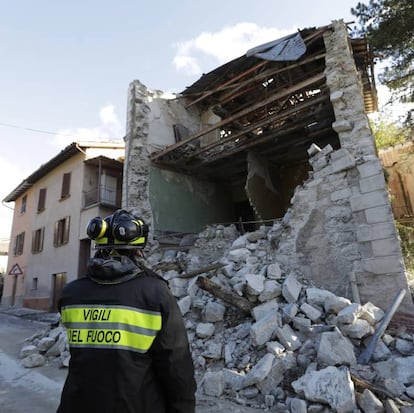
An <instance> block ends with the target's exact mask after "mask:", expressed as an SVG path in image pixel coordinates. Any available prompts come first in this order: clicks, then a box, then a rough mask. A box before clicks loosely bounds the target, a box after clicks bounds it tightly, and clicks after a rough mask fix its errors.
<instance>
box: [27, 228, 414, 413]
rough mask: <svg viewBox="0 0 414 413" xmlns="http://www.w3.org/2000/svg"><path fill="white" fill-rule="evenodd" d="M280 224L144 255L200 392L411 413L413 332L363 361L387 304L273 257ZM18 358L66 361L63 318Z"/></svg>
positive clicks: (222, 231)
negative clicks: (172, 313)
mask: <svg viewBox="0 0 414 413" xmlns="http://www.w3.org/2000/svg"><path fill="white" fill-rule="evenodd" d="M280 225H283V224H282V223H275V224H274V225H273V227H265V226H263V227H261V228H260V229H258V230H256V231H254V232H248V233H245V234H243V235H241V236H240V235H239V233H238V231H237V230H236V228H235V227H234V226H229V227H225V226H223V225H216V226H210V227H208V228H207V229H206V230H205V231H203V232H202V233H200V234H199V236H198V238H197V240H196V241H195V243H194V245H193V246H192V247H188V249H184V250H183V249H180V250H178V251H176V250H173V249H172V250H165V249H164V250H161V249H156V248H154V250H153V251H152V253H151V254H150V255H149V256H148V257H147V263H148V265H149V266H150V267H152V268H153V269H155V270H157V271H158V272H159V273H162V275H163V277H164V278H165V279H167V280H168V281H169V285H170V288H171V291H172V293H173V294H174V296H175V297H176V298H177V301H178V305H179V307H180V310H181V312H182V314H183V316H184V319H185V324H186V328H187V331H188V336H189V341H190V344H191V350H192V354H193V360H194V364H195V368H196V379H197V382H198V390H197V392H198V395H199V397H200V398H203V397H205V398H210V400H211V399H213V400H214V399H216V400H217V401H219V400H229V401H232V402H234V403H235V405H238V406H240V409H239V411H240V412H243V408H246V410H247V409H248V408H255V409H259V410H262V411H269V412H293V413H302V412H304V413H306V412H309V413H325V412H339V413H346V412H359V411H360V412H367V413H368V412H369V413H372V412H384V411H386V412H404V413H409V412H414V335H413V334H411V333H408V332H407V331H405V330H404V329H399V330H395V329H394V330H393V329H391V328H389V329H387V330H386V331H385V332H384V334H382V335H381V337H380V338H379V339H378V341H377V343H376V345H375V348H373V349H372V354H369V357H368V359H367V358H366V357H363V358H362V359H364V360H365V362H364V363H361V354H364V356H366V352H365V353H364V351H366V349H367V347H368V346H369V344H370V343H372V339H373V337H374V336H375V333H376V332H377V331H378V329H379V328H380V327H381V322H383V321H384V318H385V316H386V314H385V312H384V311H383V310H382V309H380V308H379V307H377V306H375V305H373V304H372V303H369V302H368V303H365V304H364V305H361V304H359V303H355V302H352V301H351V300H350V299H348V298H346V297H339V296H337V295H335V294H333V293H332V292H330V291H328V290H324V289H322V288H318V287H316V286H314V285H311V284H310V283H309V282H308V281H305V280H304V279H303V278H302V277H301V275H300V274H296V273H293V272H291V271H290V270H289V268H287V267H286V266H284V265H282V264H280V263H279V262H276V261H275V259H274V258H273V257H274V254H272V248H273V246H274V245H275V244H277V239H276V240H275V238H277V236H278V234H280ZM371 347H372V346H371ZM20 356H21V361H22V364H23V365H24V366H25V367H28V368H30V367H36V366H39V365H42V364H44V363H56V364H59V366H60V367H67V366H68V363H69V360H70V355H69V351H68V344H67V340H66V333H65V330H64V328H63V326H62V325H60V324H54V325H50V326H49V327H48V328H47V329H45V330H43V331H39V332H38V333H36V334H35V335H33V336H32V337H30V338H28V339H27V340H26V343H25V346H24V347H23V348H22V349H21V353H20ZM366 360H369V361H368V362H366Z"/></svg>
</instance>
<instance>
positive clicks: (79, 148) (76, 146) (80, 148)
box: [3, 142, 124, 202]
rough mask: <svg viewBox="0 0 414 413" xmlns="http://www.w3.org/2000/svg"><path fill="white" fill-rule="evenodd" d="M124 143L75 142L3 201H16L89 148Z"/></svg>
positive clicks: (118, 145)
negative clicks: (61, 165) (42, 179)
mask: <svg viewBox="0 0 414 413" xmlns="http://www.w3.org/2000/svg"><path fill="white" fill-rule="evenodd" d="M123 147H124V144H123V143H115V142H87V143H86V142H85V143H81V142H73V143H71V144H70V145H68V146H67V147H66V148H64V149H62V150H61V151H60V152H59V153H58V154H57V155H56V156H55V157H53V158H52V159H50V160H49V161H48V162H46V163H45V164H43V165H41V166H40V167H39V168H38V169H36V171H34V172H33V173H32V174H31V175H30V176H28V177H27V178H26V179H24V180H23V181H22V182H21V183H20V184H19V185H18V186H17V187H16V188H15V189H13V191H11V192H10V193H9V194H8V195H7V196H6V197H5V198H4V199H3V202H14V201H15V200H16V199H17V198H19V196H21V195H23V194H24V193H25V192H26V191H27V190H28V189H29V188H31V187H32V186H33V185H34V184H35V183H36V182H37V181H39V180H40V179H41V178H43V177H44V176H45V175H47V174H48V173H49V172H51V171H53V169H55V168H56V167H57V166H59V165H60V164H62V163H63V162H65V161H67V160H68V159H70V158H72V156H75V155H76V154H78V153H79V152H84V150H85V149H87V148H123Z"/></svg>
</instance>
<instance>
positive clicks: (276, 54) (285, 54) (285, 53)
mask: <svg viewBox="0 0 414 413" xmlns="http://www.w3.org/2000/svg"><path fill="white" fill-rule="evenodd" d="M305 52H306V44H305V42H304V41H303V39H302V36H301V35H300V33H299V32H298V33H295V34H291V35H289V36H285V37H282V38H281V39H277V40H274V41H272V42H268V43H265V44H262V45H260V46H256V47H254V48H252V49H250V50H248V51H247V53H246V57H250V56H256V57H258V58H260V59H264V60H272V61H275V62H280V61H289V60H290V61H294V60H298V59H299V58H300V57H301V56H302V55H303V54H305Z"/></svg>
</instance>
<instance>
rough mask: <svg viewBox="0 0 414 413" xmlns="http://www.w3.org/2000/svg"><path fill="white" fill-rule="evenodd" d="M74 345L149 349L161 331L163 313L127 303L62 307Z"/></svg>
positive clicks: (64, 319) (63, 319) (71, 341)
mask: <svg viewBox="0 0 414 413" xmlns="http://www.w3.org/2000/svg"><path fill="white" fill-rule="evenodd" d="M61 314H62V323H63V324H64V325H65V327H66V331H67V335H68V342H69V344H70V346H71V347H93V348H111V349H121V350H131V351H137V352H146V351H148V350H149V349H150V347H151V345H152V343H153V341H154V339H155V337H156V335H157V333H158V332H159V331H160V330H161V325H162V318H161V313H159V312H156V311H148V310H143V309H139V308H135V307H127V306H106V305H105V306H103V305H96V306H84V305H70V306H64V307H62V311H61Z"/></svg>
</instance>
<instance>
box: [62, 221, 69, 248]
mask: <svg viewBox="0 0 414 413" xmlns="http://www.w3.org/2000/svg"><path fill="white" fill-rule="evenodd" d="M69 228H70V217H66V218H65V225H64V233H63V244H67V243H68V242H69Z"/></svg>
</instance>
